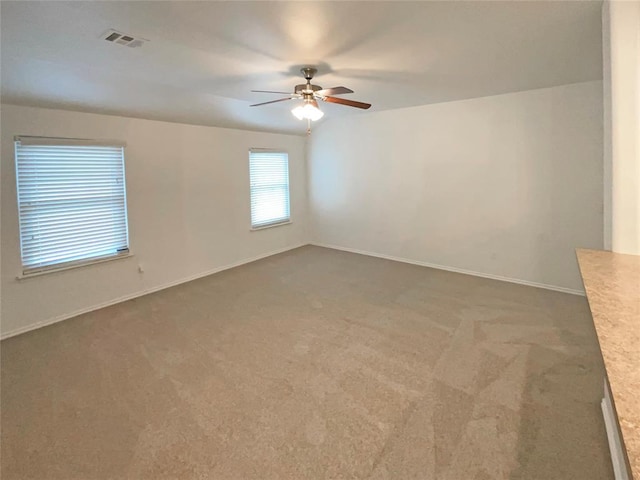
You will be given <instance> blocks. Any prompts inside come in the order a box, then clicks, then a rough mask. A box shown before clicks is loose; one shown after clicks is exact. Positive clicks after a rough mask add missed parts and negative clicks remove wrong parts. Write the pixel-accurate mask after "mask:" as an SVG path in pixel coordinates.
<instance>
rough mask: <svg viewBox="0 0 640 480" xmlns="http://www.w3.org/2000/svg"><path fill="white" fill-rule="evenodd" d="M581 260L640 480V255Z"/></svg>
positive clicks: (586, 254) (583, 254)
mask: <svg viewBox="0 0 640 480" xmlns="http://www.w3.org/2000/svg"><path fill="white" fill-rule="evenodd" d="M577 254H578V263H579V264H580V271H581V273H582V280H583V282H584V286H585V289H586V292H587V298H588V300H589V307H590V308H591V315H592V316H593V323H594V324H595V326H596V331H597V333H598V340H599V341H600V349H601V350H602V357H603V358H604V363H605V367H606V369H607V376H608V378H609V385H610V386H611V393H612V395H613V401H614V403H615V406H616V410H617V413H618V420H619V423H620V430H621V431H622V436H623V439H624V443H625V446H626V448H627V454H628V457H629V463H630V465H631V471H632V473H633V477H634V478H636V479H639V480H640V255H623V254H620V253H612V252H605V251H602V250H585V249H578V250H577Z"/></svg>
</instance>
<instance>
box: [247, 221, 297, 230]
mask: <svg viewBox="0 0 640 480" xmlns="http://www.w3.org/2000/svg"><path fill="white" fill-rule="evenodd" d="M292 223H293V222H292V221H291V220H287V221H285V222H278V223H269V224H267V225H262V226H260V227H251V229H250V230H251V231H252V232H257V231H258V230H265V229H267V228H273V227H280V226H282V225H290V224H292Z"/></svg>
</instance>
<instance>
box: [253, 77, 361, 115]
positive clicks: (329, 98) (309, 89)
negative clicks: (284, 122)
mask: <svg viewBox="0 0 640 480" xmlns="http://www.w3.org/2000/svg"><path fill="white" fill-rule="evenodd" d="M317 72H318V70H317V69H316V68H313V67H304V68H301V69H300V73H302V75H303V76H304V78H305V80H306V81H307V83H301V84H300V85H296V86H295V87H294V90H293V93H289V92H272V91H269V90H251V91H252V92H257V93H278V94H283V95H287V97H285V98H279V99H278V100H271V101H270V102H262V103H256V104H254V105H250V106H251V107H259V106H261V105H268V104H270V103H278V102H285V101H287V100H302V102H303V103H302V105H298V106H297V107H295V108H294V109H293V110H291V113H293V114H294V115H295V117H296V118H298V119H299V120H303V119H306V120H308V121H315V120H319V119H320V118H322V116H323V115H324V113H323V112H322V110H320V108H319V107H318V100H322V101H323V102H329V103H338V104H340V105H347V106H348V107H356V108H362V109H365V110H366V109H367V108H369V107H371V104H369V103H363V102H356V101H354V100H347V99H345V98H338V97H334V96H333V95H343V94H345V93H353V90H351V89H349V88H346V87H333V88H324V89H323V88H322V87H321V86H319V85H312V84H311V79H312V78H313V76H314V75H315V74H316V73H317Z"/></svg>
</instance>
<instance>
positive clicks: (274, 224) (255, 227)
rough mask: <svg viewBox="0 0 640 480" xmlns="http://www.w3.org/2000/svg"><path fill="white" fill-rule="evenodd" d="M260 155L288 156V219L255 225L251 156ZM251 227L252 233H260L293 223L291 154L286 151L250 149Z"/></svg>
mask: <svg viewBox="0 0 640 480" xmlns="http://www.w3.org/2000/svg"><path fill="white" fill-rule="evenodd" d="M254 153H256V154H259V153H271V154H281V155H284V156H286V162H285V163H286V170H287V176H286V178H287V183H286V193H287V195H286V199H287V217H286V218H281V219H277V220H273V221H270V222H264V223H259V224H254V223H253V203H252V199H253V187H252V185H251V156H252V154H254ZM248 166H249V225H250V228H249V229H250V230H251V231H259V230H265V229H267V228H273V227H279V226H281V225H289V224H291V223H293V221H292V220H291V181H290V180H291V178H290V168H289V152H287V150H285V149H272V148H250V149H249V164H248Z"/></svg>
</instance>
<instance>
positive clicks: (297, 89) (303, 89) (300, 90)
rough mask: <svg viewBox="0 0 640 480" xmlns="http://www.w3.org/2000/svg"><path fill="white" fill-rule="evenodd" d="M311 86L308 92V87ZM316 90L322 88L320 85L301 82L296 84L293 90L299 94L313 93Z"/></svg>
mask: <svg viewBox="0 0 640 480" xmlns="http://www.w3.org/2000/svg"><path fill="white" fill-rule="evenodd" d="M309 87H311V92H309V90H308V88H309ZM318 90H322V87H321V86H320V85H311V84H307V83H301V84H300V85H296V87H295V89H294V92H295V93H296V94H299V95H304V94H305V93H313V92H317V91H318Z"/></svg>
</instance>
